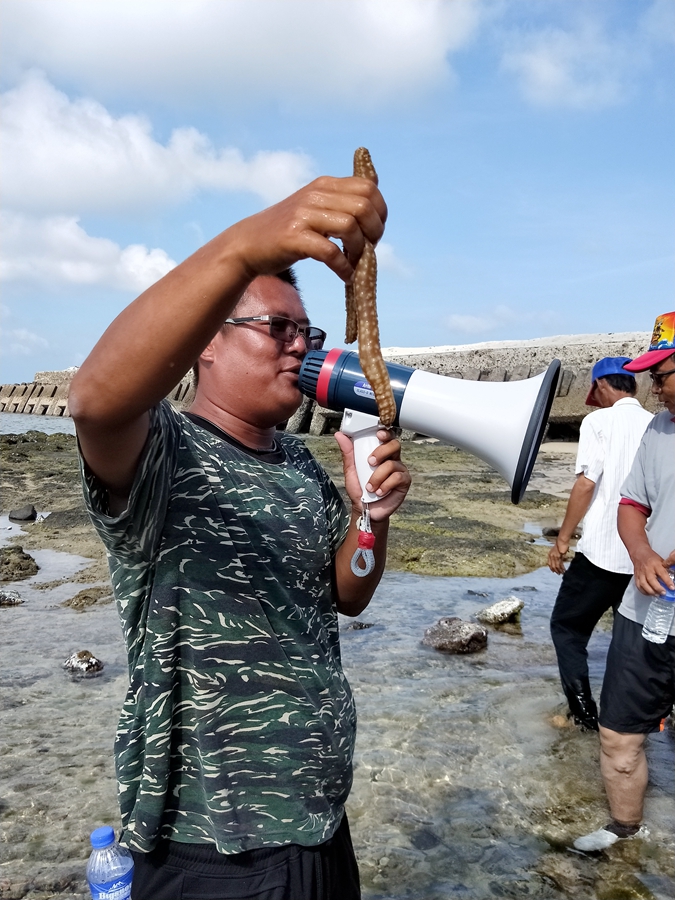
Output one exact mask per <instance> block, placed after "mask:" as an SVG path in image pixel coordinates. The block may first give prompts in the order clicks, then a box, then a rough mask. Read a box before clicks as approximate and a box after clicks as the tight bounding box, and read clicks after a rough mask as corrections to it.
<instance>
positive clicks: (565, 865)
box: [0, 414, 675, 900]
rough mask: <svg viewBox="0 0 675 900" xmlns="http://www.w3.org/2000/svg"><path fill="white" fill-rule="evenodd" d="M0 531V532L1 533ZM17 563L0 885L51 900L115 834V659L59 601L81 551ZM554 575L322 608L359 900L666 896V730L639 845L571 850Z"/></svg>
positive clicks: (585, 758)
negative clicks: (496, 622)
mask: <svg viewBox="0 0 675 900" xmlns="http://www.w3.org/2000/svg"><path fill="white" fill-rule="evenodd" d="M35 420H39V424H38V422H35ZM52 425H53V426H54V430H57V431H58V430H65V431H70V432H71V433H72V431H71V429H72V420H69V419H61V418H58V417H43V416H23V415H15V414H0V430H2V431H3V432H4V433H7V432H19V431H26V430H30V429H31V428H40V430H47V429H48V428H49V427H51V426H52ZM8 526H9V523H8V522H5V521H4V520H3V521H2V522H0V542H2V541H3V539H4V540H7V538H9V537H10V536H12V535H13V534H15V529H17V528H18V526H13V527H12V530H11V531H9V530H8ZM35 557H36V560H37V562H38V564H39V565H40V566H41V569H40V571H39V572H38V574H37V575H36V576H34V577H33V578H31V579H28V580H26V581H22V582H18V583H15V584H9V585H7V584H6V585H4V587H5V588H9V589H15V590H17V591H19V593H20V594H21V595H22V597H23V598H24V599H25V601H26V602H25V603H23V604H22V605H20V606H15V607H6V608H0V636H1V637H2V641H1V642H0V664H1V666H2V679H0V784H1V785H2V788H1V790H0V832H2V840H1V841H0V895H2V896H4V895H5V894H4V893H2V892H4V891H5V886H7V891H8V892H9V893H7V896H14V894H12V893H11V891H14V892H15V894H16V895H17V896H22V897H24V896H25V897H26V898H29V900H32V898H33V897H35V898H38V897H39V898H40V900H44V898H49V897H59V898H65V900H69V898H76V897H77V898H81V897H86V896H88V893H87V891H86V884H85V881H84V866H85V863H86V858H87V856H88V854H89V849H90V848H89V846H88V836H89V833H90V831H91V830H93V829H94V828H96V827H97V826H99V825H101V824H110V825H113V826H115V827H116V828H118V827H119V815H118V811H117V803H116V791H115V778H114V766H113V759H112V744H113V739H114V732H115V727H116V722H117V718H118V714H119V710H120V707H121V704H122V700H123V697H124V693H125V691H126V686H127V669H126V658H125V651H124V646H123V642H122V636H121V631H120V626H119V622H118V619H117V614H116V610H115V607H114V604H112V603H103V604H101V603H97V604H96V605H95V606H92V607H89V608H87V609H86V610H85V611H81V612H78V611H75V610H73V609H71V608H69V607H66V606H63V605H62V604H63V602H64V601H65V600H68V599H69V598H71V597H73V596H74V595H75V594H76V593H77V592H78V591H80V590H82V589H83V588H86V587H87V585H86V584H82V583H78V584H74V583H72V582H71V581H69V580H68V579H69V578H72V577H73V576H74V575H75V574H76V573H77V572H79V571H80V570H81V569H82V568H83V567H84V566H85V565H86V563H87V561H86V560H85V559H83V558H82V557H77V556H72V555H70V554H65V553H58V552H57V551H53V550H50V551H42V552H36V553H35ZM559 584H560V580H559V578H558V577H557V576H555V575H553V574H552V573H551V572H550V571H548V569H540V570H537V571H535V572H532V573H530V574H529V575H525V576H520V577H518V578H512V579H501V578H498V577H495V578H431V577H424V576H418V575H413V574H409V573H386V574H385V575H384V577H383V580H382V583H381V585H380V587H379V588H378V590H377V592H376V594H375V597H374V598H373V601H372V602H371V604H370V606H369V607H368V609H367V610H366V611H365V612H364V613H363V614H362V615H361V616H359V617H358V619H357V620H351V619H347V618H344V617H340V628H341V643H342V656H343V663H344V667H345V670H346V672H347V675H348V677H349V680H350V683H351V685H352V688H353V690H354V694H355V697H356V703H357V708H358V716H359V725H358V736H357V745H356V757H355V772H354V787H353V790H352V793H351V796H350V799H349V802H348V807H347V809H348V815H349V818H350V823H351V828H352V835H353V839H354V844H355V847H356V851H357V855H358V858H359V864H360V869H361V875H362V882H363V896H364V900H440V898H453V897H460V898H470V900H488V898H494V897H519V898H522V897H532V898H561V897H570V898H583V900H586V898H588V900H614V898H622V900H623V898H630V897H636V898H638V897H640V898H656V900H662V898H666V897H671V898H672V897H673V896H675V838H674V835H675V803H674V800H673V797H674V795H675V732H673V730H672V729H670V728H668V729H666V730H665V731H664V732H662V733H661V734H656V735H652V736H650V738H649V739H648V746H647V751H648V759H649V764H650V785H649V788H648V791H647V802H646V812H645V821H646V823H647V825H648V827H649V830H650V837H649V838H648V839H647V840H646V841H634V842H631V841H626V842H622V843H621V844H620V845H618V846H615V847H613V848H611V849H610V850H609V851H608V852H607V853H603V854H600V855H599V856H598V857H593V856H585V855H583V854H579V853H576V852H574V851H573V850H572V849H571V844H572V841H573V840H574V838H575V837H577V836H578V835H580V834H583V833H586V832H588V831H591V830H594V829H595V828H597V827H599V826H601V825H603V824H605V822H606V821H607V804H606V799H605V796H604V792H603V789H602V781H601V778H600V771H599V763H598V741H597V736H596V735H594V734H582V733H580V732H579V731H577V730H576V729H574V728H569V727H564V724H565V719H564V713H565V704H564V702H563V695H562V692H561V690H560V685H559V681H558V673H557V666H556V661H555V653H554V651H553V648H552V645H551V642H550V636H549V619H550V613H551V609H552V606H553V602H554V600H555V596H556V593H557V590H558V586H559ZM511 594H515V595H516V596H518V597H520V598H521V599H522V600H523V601H524V602H525V607H524V609H523V612H522V615H521V623H520V627H519V628H515V629H513V628H511V629H509V630H508V631H507V630H497V629H489V641H488V647H487V649H486V650H485V651H482V652H480V653H477V654H475V655H471V656H456V655H450V654H446V653H440V652H438V651H435V650H433V649H431V648H429V647H426V646H424V645H423V644H422V643H421V639H422V637H423V634H424V630H425V629H426V628H428V627H430V626H431V625H433V624H434V623H435V622H436V621H437V620H438V619H439V618H440V617H441V616H451V615H456V616H460V617H461V618H462V619H471V618H472V617H473V616H474V614H475V613H476V612H477V611H478V610H479V609H481V608H482V607H484V606H487V605H488V604H490V603H492V602H494V601H496V600H499V599H502V598H504V597H506V596H508V595H511ZM355 625H356V626H357V627H356V628H355V627H354V626H355ZM364 626H368V627H364ZM609 638H610V633H609V630H608V627H605V628H604V629H602V628H601V629H599V630H597V631H596V633H595V634H594V636H593V638H592V639H591V643H590V645H589V664H590V672H591V681H592V683H593V686H594V689H595V692H596V694H597V693H599V688H600V683H601V680H602V673H603V669H604V658H605V654H606V651H607V647H608V644H609ZM78 650H89V651H90V652H92V653H93V654H94V655H96V656H97V657H99V658H100V659H101V660H102V661H103V662H104V663H105V668H104V670H103V672H102V674H101V675H99V676H98V677H95V678H75V677H73V676H70V675H68V674H67V673H66V672H65V671H64V669H63V662H64V660H65V658H66V657H67V656H69V655H70V654H71V653H73V652H75V651H78ZM561 726H563V727H561ZM17 885H18V886H19V887H18V888H17ZM21 885H24V887H25V889H26V890H25V893H22V892H21V891H22V890H23V889H22V888H21V887H20V886H21ZM30 885H32V887H31V888H29V886H30Z"/></svg>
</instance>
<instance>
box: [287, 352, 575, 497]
mask: <svg viewBox="0 0 675 900" xmlns="http://www.w3.org/2000/svg"><path fill="white" fill-rule="evenodd" d="M387 370H388V372H389V378H390V381H391V386H392V390H393V392H394V399H395V401H396V409H397V413H398V414H397V418H396V421H395V423H394V424H395V425H399V426H400V427H401V428H406V429H409V430H411V431H414V432H416V433H418V434H424V435H427V436H429V437H435V438H438V439H439V440H441V441H445V442H447V443H449V444H454V446H456V447H459V448H460V449H462V450H466V451H467V452H468V453H471V454H473V455H474V456H478V457H480V459H482V460H484V461H485V462H486V463H488V464H489V465H491V466H492V467H493V468H494V469H496V470H497V471H498V472H499V473H500V475H502V476H503V477H504V479H505V480H506V481H507V482H508V483H509V485H510V487H511V502H512V503H519V502H520V500H521V499H522V497H523V494H524V493H525V488H526V487H527V483H528V481H529V480H530V475H531V474H532V469H533V467H534V461H535V459H536V456H537V452H538V450H539V446H540V444H541V441H542V438H543V437H544V431H545V429H546V423H547V421H548V416H549V413H550V411H551V404H552V403H553V397H554V396H555V391H556V387H557V384H558V377H559V375H560V360H558V359H554V360H553V362H551V364H550V365H549V367H548V369H547V370H546V371H545V372H542V373H541V374H539V375H535V376H534V377H533V378H525V379H523V380H522V381H506V382H504V381H502V382H497V381H464V380H463V379H460V378H449V377H448V376H445V375H434V374H433V373H432V372H425V371H424V370H422V369H413V368H410V367H409V366H401V365H399V364H398V363H387ZM299 387H300V390H301V391H302V392H303V394H306V395H307V396H308V397H311V398H312V399H314V400H316V402H317V403H318V404H319V405H320V406H323V407H326V408H327V409H333V410H335V411H336V412H342V411H344V416H343V419H342V425H341V428H340V430H341V431H344V432H345V434H349V435H350V437H352V439H353V440H354V454H355V460H356V468H357V472H358V475H359V480H360V482H361V487H362V488H363V489H364V493H363V500H364V501H366V502H375V501H376V500H380V499H381V497H378V496H376V495H375V494H369V493H368V492H367V491H366V490H365V485H366V484H367V482H368V479H369V476H370V473H371V472H372V468H371V467H370V466H369V465H368V462H367V460H368V457H369V456H370V454H371V453H372V451H373V449H374V447H375V446H376V445H377V444H378V440H377V437H376V436H375V435H376V432H377V431H378V430H379V427H380V426H378V419H377V404H376V403H375V396H374V394H373V391H372V389H371V387H370V385H369V384H368V382H367V381H366V378H365V376H364V374H363V370H362V369H361V367H360V365H359V359H358V356H357V354H356V353H351V352H349V351H347V350H338V349H335V350H330V351H325V350H311V351H310V352H309V353H308V354H307V355H306V356H305V358H304V361H303V363H302V368H301V369H300V375H299Z"/></svg>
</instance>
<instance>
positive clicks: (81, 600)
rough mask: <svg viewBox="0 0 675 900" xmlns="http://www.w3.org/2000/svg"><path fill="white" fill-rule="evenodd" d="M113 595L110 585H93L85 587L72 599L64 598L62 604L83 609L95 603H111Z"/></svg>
mask: <svg viewBox="0 0 675 900" xmlns="http://www.w3.org/2000/svg"><path fill="white" fill-rule="evenodd" d="M112 600H113V595H112V592H111V590H110V587H93V588H85V589H84V590H83V591H80V592H79V593H77V594H75V596H74V597H71V598H70V600H64V601H63V603H62V604H61V606H68V607H70V609H78V610H83V609H86V608H87V607H88V606H93V605H94V604H95V603H110V602H111V601H112Z"/></svg>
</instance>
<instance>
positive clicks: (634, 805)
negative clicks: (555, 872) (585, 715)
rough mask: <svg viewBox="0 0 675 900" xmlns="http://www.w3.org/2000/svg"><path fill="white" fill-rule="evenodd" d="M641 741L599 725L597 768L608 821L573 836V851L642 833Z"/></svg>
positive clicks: (639, 736) (643, 774) (643, 779)
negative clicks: (608, 809) (587, 831)
mask: <svg viewBox="0 0 675 900" xmlns="http://www.w3.org/2000/svg"><path fill="white" fill-rule="evenodd" d="M644 742H645V736H644V734H620V733H619V732H617V731H611V730H610V729H609V728H603V727H602V725H601V726H600V770H601V772H602V779H603V781H604V783H605V791H606V792H607V799H608V800H609V808H610V811H611V813H612V821H611V822H609V823H608V824H607V825H605V827H604V828H599V829H598V830H597V831H593V832H591V834H585V835H584V836H583V837H580V838H577V839H576V841H575V842H574V846H575V848H576V849H577V850H583V851H586V852H597V851H599V850H606V849H607V847H611V846H612V844H615V843H616V842H617V841H620V840H622V839H625V838H631V837H643V836H645V829H644V828H641V827H640V822H641V821H642V812H643V809H644V799H645V791H646V790H647V758H646V757H645V751H644Z"/></svg>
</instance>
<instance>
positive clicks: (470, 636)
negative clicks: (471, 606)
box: [422, 616, 488, 653]
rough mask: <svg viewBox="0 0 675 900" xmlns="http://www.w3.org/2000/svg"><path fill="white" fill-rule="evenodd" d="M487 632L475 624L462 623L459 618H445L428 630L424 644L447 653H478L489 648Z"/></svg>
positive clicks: (423, 640)
mask: <svg viewBox="0 0 675 900" xmlns="http://www.w3.org/2000/svg"><path fill="white" fill-rule="evenodd" d="M487 639H488V635H487V631H486V630H485V628H483V627H482V625H476V623H475V622H462V620H461V619H460V618H458V617H457V616H444V617H443V618H442V619H439V620H438V622H437V623H436V624H435V625H432V626H431V628H427V630H426V631H425V632H424V637H423V638H422V643H423V644H426V645H427V646H428V647H434V648H435V649H436V650H443V651H445V652H446V653H476V652H478V651H479V650H484V649H485V648H486V647H487Z"/></svg>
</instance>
